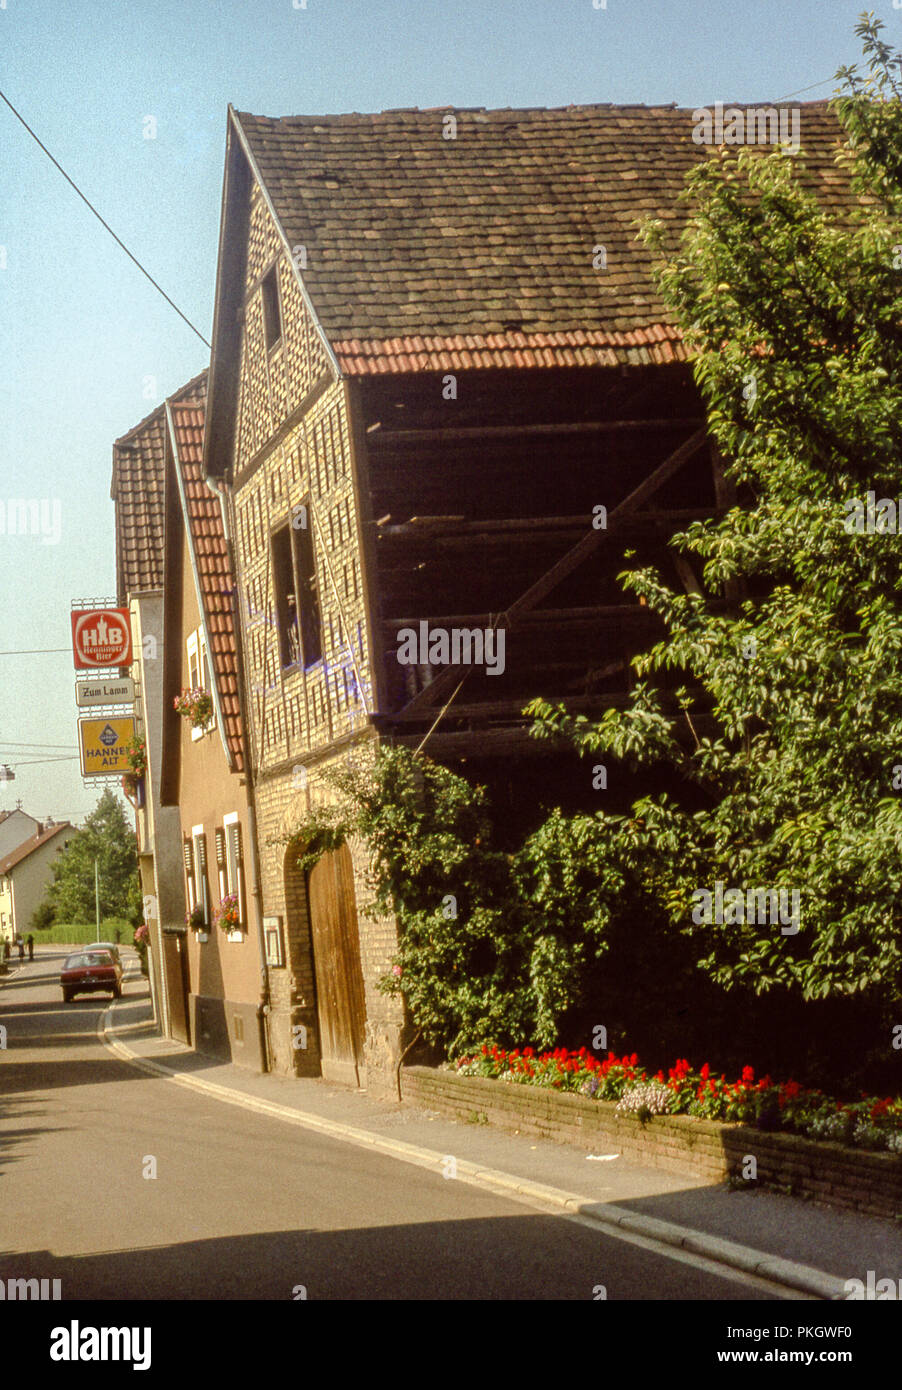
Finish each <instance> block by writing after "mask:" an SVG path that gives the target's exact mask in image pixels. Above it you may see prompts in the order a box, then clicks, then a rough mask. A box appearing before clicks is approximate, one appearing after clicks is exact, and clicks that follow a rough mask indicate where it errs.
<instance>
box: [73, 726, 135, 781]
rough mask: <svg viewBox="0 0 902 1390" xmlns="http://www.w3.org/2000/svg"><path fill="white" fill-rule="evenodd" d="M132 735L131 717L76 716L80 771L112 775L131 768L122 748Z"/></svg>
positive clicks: (93, 775) (98, 774)
mask: <svg viewBox="0 0 902 1390" xmlns="http://www.w3.org/2000/svg"><path fill="white" fill-rule="evenodd" d="M134 735H135V721H134V719H79V721H78V742H79V747H80V748H81V775H82V776H83V777H111V776H115V775H116V774H117V773H124V772H130V771H131V768H130V767H129V765H128V758H127V757H126V753H125V748H126V744H127V743H128V741H129V739H131V738H134Z"/></svg>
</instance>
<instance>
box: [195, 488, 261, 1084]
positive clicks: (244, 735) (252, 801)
mask: <svg viewBox="0 0 902 1390" xmlns="http://www.w3.org/2000/svg"><path fill="white" fill-rule="evenodd" d="M205 481H206V484H207V487H208V488H209V489H210V491H211V492H212V493H213V494H214V495H215V496H216V497H218V498H219V507H220V511H221V512H222V525H223V530H224V532H225V543H226V550H227V552H228V558H229V569H230V571H231V574H232V579H233V582H234V584H235V585H236V586H237V583H238V570H237V567H236V565H235V549H234V545H233V543H232V525H231V519H230V515H229V509H230V503H231V495H230V493H229V491H228V489H227V488H226V487H224V486H220V485H218V484H217V483H216V482H215V480H214V479H213V478H211V477H207V478H206V479H205ZM231 599H232V627H233V629H234V632H235V654H236V657H237V665H238V710H239V714H240V716H241V751H242V754H243V761H244V785H245V790H246V795H247V828H248V831H249V836H248V838H249V839H250V842H251V878H252V883H251V895H252V897H253V899H254V903H255V905H256V909H257V922H258V924H259V930H258V932H257V950H258V954H259V956H260V999H259V1002H258V1004H257V1010H256V1013H257V1030H258V1038H259V1043H260V1056H261V1058H262V1062H263V1071H264V1072H268V1071H271V1070H272V1064H271V1059H272V1044H271V1040H270V1037H269V1027H268V1022H269V1011H270V992H269V966H268V965H267V963H266V943H265V941H264V932H263V892H262V889H261V887H260V883H261V876H260V851H259V847H258V843H257V801H256V796H255V793H254V769H253V761H252V759H251V746H250V736H249V733H248V729H249V725H248V711H247V701H246V699H245V693H246V687H245V680H244V642H243V639H242V632H241V612H240V605H239V603H238V590H237V587H236V588H234V589H233V590H232V594H231Z"/></svg>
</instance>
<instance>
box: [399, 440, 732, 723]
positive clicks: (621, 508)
mask: <svg viewBox="0 0 902 1390" xmlns="http://www.w3.org/2000/svg"><path fill="white" fill-rule="evenodd" d="M707 437H708V435H707V430H706V429H705V428H704V427H702V428H701V429H699V430H696V431H695V433H694V434H693V435H691V436H690V437H689V439H687V440H686V441H685V443H683V444H681V445H680V446H679V448H678V449H675V450H674V452H673V453H672V454H670V455H669V456H668V457H667V458H666V459H664V461H663V463H659V464H658V466H657V468H655V469H654V470H653V472H651V473H649V475H648V477H647V478H645V479H644V480H643V481H642V482H641V483H640V484H639V486H638V487H636V488H634V489H633V491H632V492H631V493H629V494H628V495H627V496H626V497H624V499H623V501H622V502H619V503H618V504H617V506H616V507H615V508H614V509H613V511H612V512H611V513H610V514H609V516H608V518H607V527H606V529H605V530H598V531H594V530H593V531H589V533H588V534H587V535H585V536H583V538H582V540H581V541H579V542H578V543H577V544H576V545H574V546H573V547H572V548H571V549H570V550H568V551H567V553H566V555H563V556H561V558H560V560H558V561H557V562H556V563H555V564H553V565H552V566H551V568H550V569H548V570H546V571H545V573H544V574H543V575H542V576H541V577H540V578H539V579H537V580H536V582H535V583H534V584H532V585H530V587H529V588H528V589H527V590H525V592H524V593H522V594H521V595H520V597H519V598H518V599H516V600H515V601H514V602H513V603H512V604H511V606H510V607H509V608H508V609H507V611H506V612H505V613H501V614H500V615H499V617H498V618H497V620H496V622H495V624H494V626H495V627H496V628H498V627H501V626H504V627H506V628H508V629H510V628H513V627H515V626H516V624H517V620H518V619H519V618H520V617H522V616H523V614H525V613H528V612H529V611H530V610H531V609H533V608H535V606H536V604H538V603H541V601H542V599H543V598H545V597H546V595H548V594H550V593H551V591H552V589H555V588H556V587H557V585H558V584H560V582H561V580H562V579H566V577H567V575H568V574H572V572H573V571H574V570H575V569H577V568H578V567H579V566H580V565H581V564H583V563H584V561H586V560H588V559H589V557H590V556H591V555H594V554H595V552H596V550H597V549H598V548H599V546H600V545H602V544H603V543H604V541H605V540H606V538H607V537H608V536H610V535H611V534H612V533H614V532H616V530H617V523H618V522H619V521H622V520H623V519H624V518H625V517H627V516H629V515H630V514H631V513H632V512H634V511H636V510H637V509H638V508H639V507H641V506H642V504H643V503H644V502H647V501H648V499H649V497H652V496H654V494H655V493H656V492H657V491H658V490H659V489H660V488H662V487H663V486H664V484H665V483H666V482H667V481H668V480H669V479H670V478H672V477H673V475H674V473H676V472H678V471H679V469H681V468H682V467H683V465H684V464H685V463H688V461H689V460H690V459H691V458H692V456H693V455H694V454H696V453H697V452H698V451H699V449H701V448H702V446H703V445H704V443H705V441H706V439H707ZM471 669H472V668H471V667H469V666H464V665H457V666H446V667H445V669H444V670H443V671H442V672H441V674H440V675H438V676H436V678H435V680H434V681H431V682H430V684H429V685H427V686H425V687H424V689H423V690H421V691H419V692H418V694H416V695H415V696H414V697H413V699H412V700H409V701H408V702H407V704H406V705H405V706H404V708H403V710H402V711H401V714H402V715H405V716H406V715H411V714H415V713H417V712H418V711H419V710H421V709H422V710H425V709H428V708H429V707H430V706H432V705H434V704H435V703H436V701H437V700H439V699H441V697H442V695H444V694H445V692H446V691H448V690H450V689H451V687H452V686H453V685H454V682H455V681H456V680H458V679H459V677H460V674H461V672H468V671H470V670H471Z"/></svg>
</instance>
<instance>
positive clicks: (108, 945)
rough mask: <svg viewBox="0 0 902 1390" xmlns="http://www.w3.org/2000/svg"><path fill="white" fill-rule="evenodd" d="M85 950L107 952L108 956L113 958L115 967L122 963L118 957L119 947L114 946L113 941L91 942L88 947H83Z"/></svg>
mask: <svg viewBox="0 0 902 1390" xmlns="http://www.w3.org/2000/svg"><path fill="white" fill-rule="evenodd" d="M85 950H86V951H109V953H110V955H111V956H112V957H113V960H114V961H115V962H116V964H117V965H121V964H122V961H121V959H120V957H119V947H118V946H117V945H116V943H115V942H114V941H92V942H91V944H90V946H86V947H85Z"/></svg>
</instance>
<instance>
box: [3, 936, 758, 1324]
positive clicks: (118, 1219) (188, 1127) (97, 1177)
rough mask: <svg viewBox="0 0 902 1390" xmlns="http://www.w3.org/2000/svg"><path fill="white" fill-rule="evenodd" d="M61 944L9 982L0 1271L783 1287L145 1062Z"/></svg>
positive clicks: (160, 1288)
mask: <svg viewBox="0 0 902 1390" xmlns="http://www.w3.org/2000/svg"><path fill="white" fill-rule="evenodd" d="M63 956H64V952H63V951H62V950H60V951H59V953H58V954H55V955H50V954H49V953H42V954H40V955H39V956H38V957H37V958H36V959H35V961H34V962H33V964H30V965H29V964H26V965H25V966H24V967H23V968H21V969H20V970H19V971H18V973H17V974H16V975H15V976H14V977H13V978H12V979H11V980H9V981H8V982H7V983H6V984H5V985H3V986H2V988H0V1025H2V1026H3V1027H4V1028H5V1029H6V1049H5V1051H0V1280H6V1279H11V1278H30V1277H33V1278H48V1279H53V1278H58V1279H61V1281H62V1297H63V1299H65V1300H70V1299H71V1300H86V1299H166V1300H183V1299H217V1300H223V1299H267V1300H270V1299H271V1300H286V1299H288V1300H290V1299H292V1298H298V1297H302V1296H306V1298H308V1299H357V1300H370V1299H441V1300H458V1299H460V1300H467V1299H479V1300H506V1299H516V1300H524V1299H527V1300H555V1299H582V1300H589V1301H591V1300H593V1299H595V1298H596V1297H597V1289H598V1286H604V1288H605V1290H606V1296H607V1298H608V1299H609V1300H612V1299H619V1300H624V1299H705V1300H711V1301H715V1300H733V1299H747V1298H757V1299H766V1298H769V1297H770V1298H773V1297H775V1296H776V1294H775V1293H771V1292H768V1291H765V1290H762V1288H761V1286H760V1285H759V1284H757V1283H754V1282H749V1281H747V1280H745V1279H744V1278H741V1277H740V1276H738V1275H734V1276H731V1275H728V1274H726V1273H724V1274H720V1273H719V1272H711V1271H710V1270H709V1269H706V1268H704V1267H700V1266H699V1265H698V1264H695V1263H693V1262H691V1261H686V1260H684V1259H679V1258H676V1257H675V1256H672V1255H668V1254H666V1253H658V1251H657V1250H647V1249H642V1248H640V1247H638V1246H636V1245H631V1244H629V1243H627V1242H624V1241H621V1240H618V1239H616V1238H614V1237H611V1236H608V1235H606V1234H604V1233H599V1232H596V1231H594V1230H592V1229H588V1228H586V1227H585V1226H581V1225H579V1224H576V1223H575V1222H573V1221H571V1220H568V1219H567V1218H565V1217H558V1216H552V1215H545V1214H544V1213H542V1212H537V1211H530V1210H529V1209H528V1208H527V1207H525V1206H523V1205H521V1204H519V1203H517V1202H513V1201H508V1200H506V1199H502V1198H499V1197H497V1196H495V1195H493V1194H491V1193H488V1192H482V1191H480V1190H479V1189H478V1188H474V1187H471V1186H468V1185H464V1184H463V1183H458V1182H455V1181H454V1180H446V1179H444V1178H443V1177H442V1176H441V1175H440V1174H439V1173H431V1172H428V1171H426V1170H424V1169H418V1168H413V1167H411V1166H410V1165H408V1164H404V1163H400V1162H397V1161H395V1160H394V1159H392V1158H389V1157H387V1156H385V1155H380V1154H373V1153H368V1152H366V1151H364V1150H362V1149H360V1148H357V1147H353V1146H351V1145H349V1144H345V1143H342V1142H341V1141H339V1140H336V1139H332V1138H327V1137H324V1136H320V1135H317V1134H315V1133H312V1132H309V1131H305V1130H301V1129H298V1128H296V1127H294V1126H290V1125H287V1124H284V1123H282V1122H281V1121H279V1120H277V1119H274V1118H270V1117H267V1116H265V1115H258V1114H254V1113H251V1112H249V1111H245V1110H241V1109H237V1108H236V1107H234V1106H231V1105H225V1104H222V1103H221V1102H219V1101H217V1100H215V1099H213V1098H212V1097H207V1096H204V1095H199V1094H197V1093H192V1092H187V1091H185V1090H184V1089H182V1088H180V1087H177V1086H173V1085H171V1084H170V1083H169V1082H167V1081H165V1080H164V1079H162V1078H155V1077H152V1076H148V1075H146V1074H143V1073H141V1072H139V1071H138V1070H136V1069H135V1068H134V1067H132V1066H130V1065H129V1064H128V1063H127V1062H124V1061H120V1060H119V1059H118V1058H116V1057H114V1056H112V1055H111V1054H110V1052H109V1051H108V1050H107V1049H106V1048H105V1047H104V1046H103V1044H102V1043H101V1042H100V1040H99V1038H98V1036H97V1027H98V1022H99V1020H100V1017H101V1015H102V1014H103V1013H104V1011H105V1010H106V1009H107V1008H108V1007H109V1004H110V1000H109V997H108V996H107V995H93V996H84V997H79V998H78V999H77V1000H75V1001H74V1002H73V1003H71V1004H68V1005H64V1004H63V1003H62V997H61V994H60V989H59V983H58V972H59V968H60V964H61V961H62V959H63ZM125 964H126V970H127V976H126V986H125V994H126V996H128V994H129V993H130V992H134V991H136V990H139V989H141V988H143V982H141V981H140V979H139V977H137V974H136V965H135V958H134V957H133V956H132V957H130V958H129V957H128V956H126V958H125ZM129 974H131V975H132V977H133V978H132V979H131V981H129ZM153 1172H155V1174H156V1176H145V1174H151V1173H153ZM301 1288H303V1290H304V1293H303V1294H301V1292H300V1290H301Z"/></svg>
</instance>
